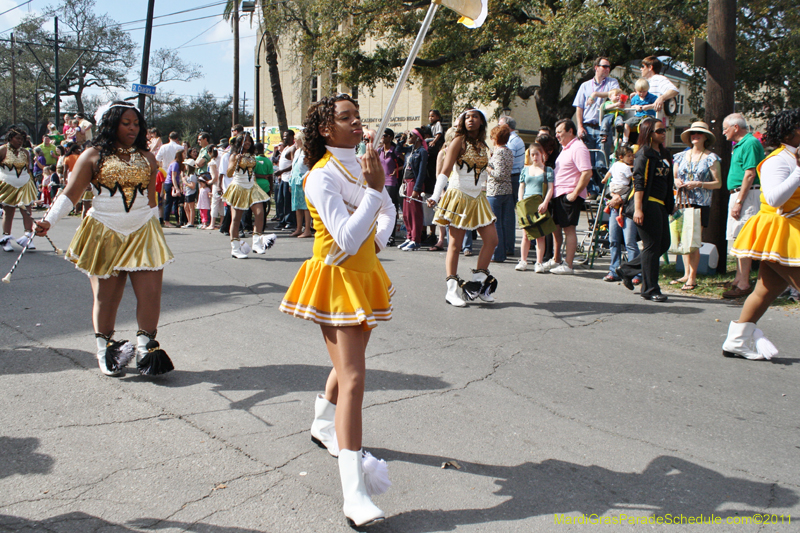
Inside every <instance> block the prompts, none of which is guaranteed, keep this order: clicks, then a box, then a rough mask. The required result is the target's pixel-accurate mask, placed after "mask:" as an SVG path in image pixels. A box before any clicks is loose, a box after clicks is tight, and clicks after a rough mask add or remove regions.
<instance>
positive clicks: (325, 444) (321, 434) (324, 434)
mask: <svg viewBox="0 0 800 533" xmlns="http://www.w3.org/2000/svg"><path fill="white" fill-rule="evenodd" d="M335 416H336V404H334V403H331V402H329V401H328V400H326V399H325V396H324V395H322V394H317V401H316V402H314V422H312V423H311V440H312V441H313V442H314V443H315V444H316V445H317V446H319V447H320V448H325V449H327V450H328V453H329V454H331V455H332V456H334V457H339V442H338V441H337V440H336V424H335V423H334V417H335Z"/></svg>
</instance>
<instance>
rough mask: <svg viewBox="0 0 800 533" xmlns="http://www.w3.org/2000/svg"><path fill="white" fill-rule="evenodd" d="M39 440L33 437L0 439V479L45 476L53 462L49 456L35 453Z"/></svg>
mask: <svg viewBox="0 0 800 533" xmlns="http://www.w3.org/2000/svg"><path fill="white" fill-rule="evenodd" d="M38 447H39V439H37V438H35V437H28V438H16V437H0V450H2V453H0V479H3V478H7V477H9V476H13V475H14V474H21V475H28V474H47V473H49V472H50V470H51V469H52V468H53V463H55V460H54V459H53V458H52V457H50V456H49V455H45V454H43V453H37V452H36V451H35V450H36V448H38Z"/></svg>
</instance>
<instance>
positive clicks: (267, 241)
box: [261, 233, 277, 250]
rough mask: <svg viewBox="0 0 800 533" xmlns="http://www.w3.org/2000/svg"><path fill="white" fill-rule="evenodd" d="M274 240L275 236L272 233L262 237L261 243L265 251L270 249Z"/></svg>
mask: <svg viewBox="0 0 800 533" xmlns="http://www.w3.org/2000/svg"><path fill="white" fill-rule="evenodd" d="M275 239H277V237H276V236H275V234H274V233H270V234H269V235H264V236H263V237H262V238H261V242H263V243H264V247H265V248H266V249H267V250H269V249H270V248H272V245H273V244H275Z"/></svg>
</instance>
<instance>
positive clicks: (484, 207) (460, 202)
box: [433, 189, 497, 231]
mask: <svg viewBox="0 0 800 533" xmlns="http://www.w3.org/2000/svg"><path fill="white" fill-rule="evenodd" d="M439 208H441V209H438V208H437V209H436V214H435V215H434V218H433V222H434V223H435V224H436V225H438V226H453V227H455V228H459V229H463V230H469V231H471V230H474V229H478V228H482V227H484V226H488V225H489V224H492V223H494V221H495V220H496V219H497V217H495V216H494V213H493V212H492V208H491V206H490V205H489V200H487V199H486V193H484V192H481V193H480V194H479V195H478V197H477V198H473V197H472V196H470V195H468V194H464V193H463V192H461V191H460V190H458V189H447V191H446V192H445V193H444V196H442V199H441V201H440V202H439ZM456 213H458V214H456Z"/></svg>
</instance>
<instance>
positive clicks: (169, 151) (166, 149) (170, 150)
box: [156, 131, 183, 168]
mask: <svg viewBox="0 0 800 533" xmlns="http://www.w3.org/2000/svg"><path fill="white" fill-rule="evenodd" d="M179 138H180V137H179V136H178V132H177V131H173V132H170V134H169V142H168V143H167V144H165V145H163V146H162V147H161V148H159V149H158V153H157V154H156V161H157V162H158V166H160V167H161V168H167V167H168V166H169V164H170V163H172V162H173V161H175V154H177V153H178V152H179V151H181V150H183V145H182V144H181V143H179V142H178V139H179Z"/></svg>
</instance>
